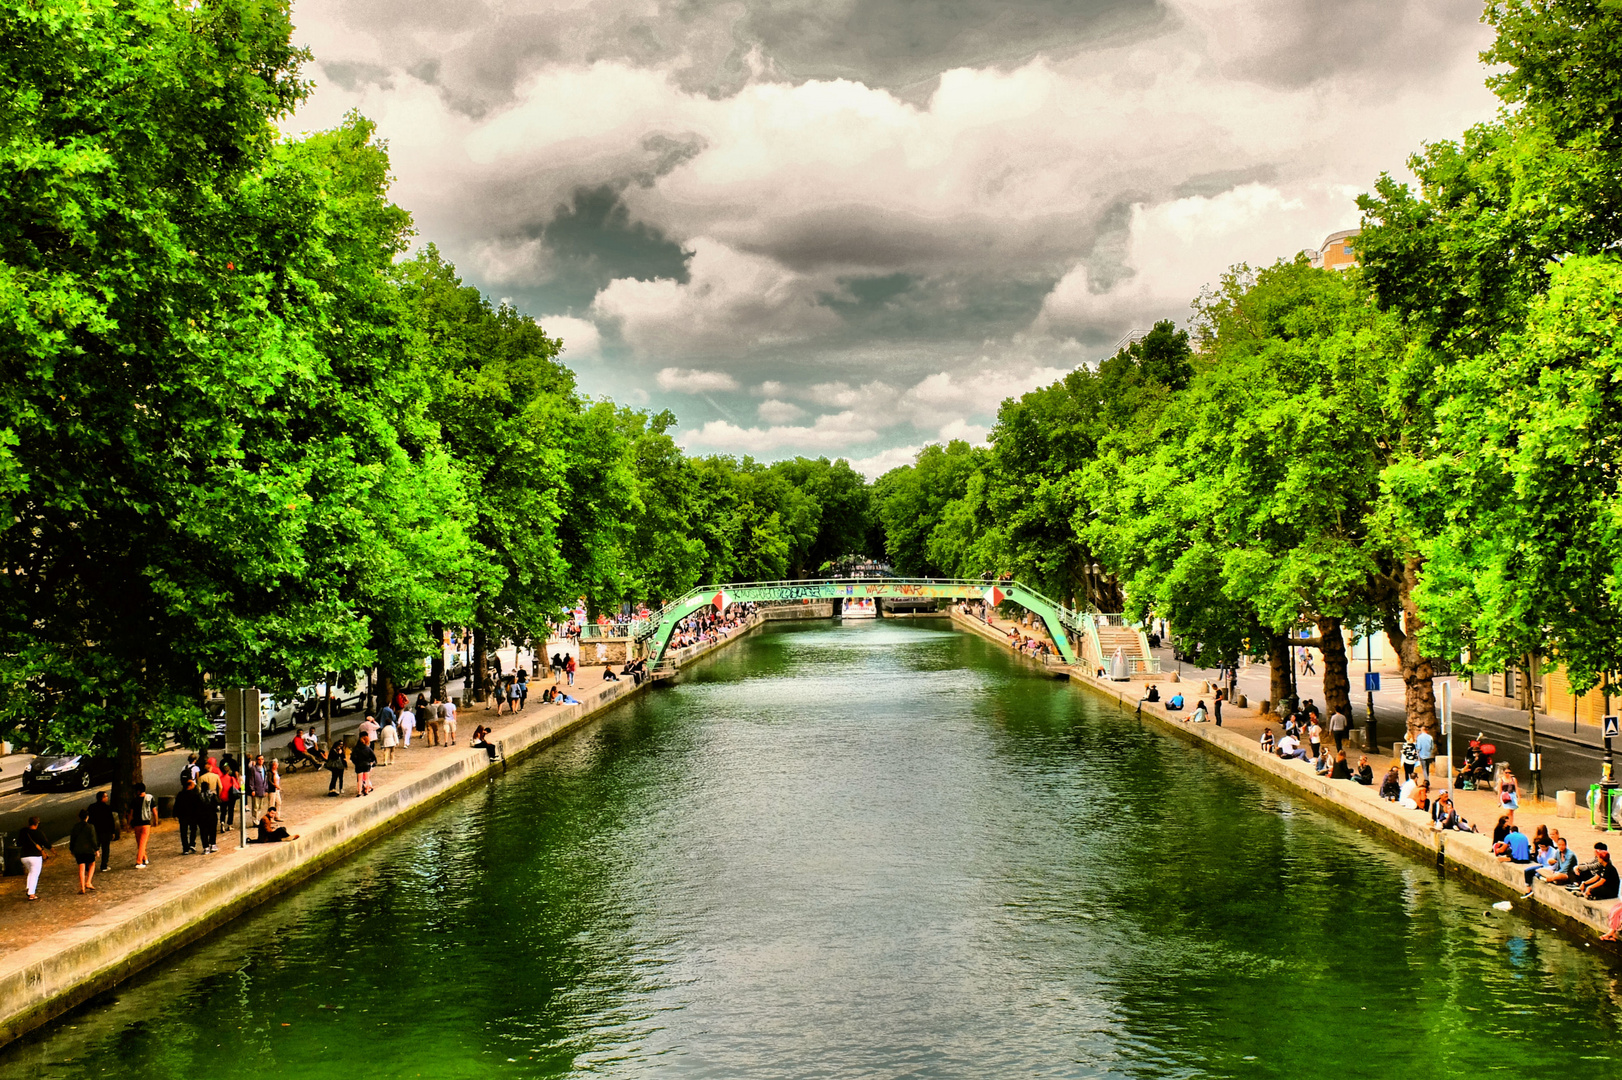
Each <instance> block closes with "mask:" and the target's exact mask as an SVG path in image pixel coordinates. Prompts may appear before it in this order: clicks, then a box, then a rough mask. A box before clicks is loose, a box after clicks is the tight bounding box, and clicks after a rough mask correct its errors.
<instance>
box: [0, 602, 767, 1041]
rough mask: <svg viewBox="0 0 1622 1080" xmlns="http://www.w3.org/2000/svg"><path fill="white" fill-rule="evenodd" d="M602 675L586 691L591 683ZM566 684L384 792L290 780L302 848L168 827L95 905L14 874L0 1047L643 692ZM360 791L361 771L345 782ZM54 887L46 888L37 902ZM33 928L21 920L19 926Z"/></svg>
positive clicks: (417, 751)
mask: <svg viewBox="0 0 1622 1080" xmlns="http://www.w3.org/2000/svg"><path fill="white" fill-rule="evenodd" d="M762 621H763V620H762V618H761V617H759V616H756V617H755V618H753V619H751V620H750V621H749V623H748V625H746V626H744V627H743V628H741V629H739V630H737V631H735V632H733V633H732V634H731V635H729V636H728V637H726V638H723V639H722V640H720V641H717V642H713V643H708V644H703V645H694V646H689V647H688V648H686V649H682V650H681V651H680V654H679V655H677V656H676V657H674V658H673V659H674V661H675V663H677V664H678V665H679V664H682V663H691V662H693V661H694V660H697V659H699V658H700V657H702V656H705V655H706V654H708V653H711V652H714V651H715V650H717V649H720V648H722V647H724V646H726V645H729V644H731V643H732V642H735V641H737V640H739V639H741V638H743V637H745V636H746V635H748V634H749V633H750V632H752V631H753V630H755V629H756V628H757V627H758V626H759V625H760V623H761V622H762ZM591 679H595V680H598V681H596V682H594V684H593V685H591V686H586V685H584V684H585V682H586V681H588V680H591ZM577 681H578V682H579V683H580V685H576V686H574V687H569V688H566V689H569V690H570V693H571V694H572V696H574V697H577V698H578V699H579V700H580V704H578V705H568V706H564V707H561V708H560V707H556V706H544V705H540V704H539V703H538V701H537V699H538V698H539V696H540V690H541V689H542V687H543V686H544V685H545V681H544V680H542V679H537V680H536V681H535V682H534V683H533V686H534V690H533V691H532V695H531V699H530V703H529V704H528V706H527V707H526V708H525V709H524V710H523V711H522V712H519V713H517V714H512V715H507V716H501V715H498V714H495V713H492V712H488V711H486V710H483V709H480V708H478V707H476V706H470V707H467V708H464V709H462V710H461V715H460V718H459V723H458V727H459V728H460V731H459V735H460V745H459V746H443V747H435V748H428V747H426V746H425V745H423V744H424V743H425V742H426V740H425V739H419V740H418V745H416V746H414V747H413V748H412V749H410V750H401V751H398V752H397V754H396V758H395V764H394V765H393V766H391V767H388V768H379V769H377V770H375V771H374V773H373V776H374V779H375V782H376V785H377V790H376V792H375V793H374V794H373V795H371V796H369V797H366V798H362V799H357V798H354V797H353V796H352V795H350V796H348V797H345V798H340V799H334V800H331V801H328V800H327V799H325V798H323V796H324V794H325V791H324V788H323V785H325V784H326V783H327V777H326V774H325V773H319V774H315V775H311V774H308V773H306V774H302V775H298V776H288V777H285V778H284V795H283V801H284V813H283V816H284V817H285V818H286V819H287V822H288V825H289V827H290V830H291V831H292V832H294V833H296V834H298V839H297V840H293V841H289V842H286V843H281V844H263V845H250V846H247V847H242V848H238V847H237V846H236V830H235V829H231V830H229V831H223V830H222V834H221V837H220V854H219V855H217V856H205V857H193V858H189V859H182V858H181V857H180V856H179V855H178V854H174V848H175V847H177V846H178V845H177V840H176V836H177V833H176V829H175V827H174V824H173V823H172V822H164V823H163V824H162V825H161V826H160V827H159V829H157V830H155V834H154V836H153V838H152V842H151V845H150V849H149V850H150V851H152V852H155V853H156V857H155V858H154V860H153V864H152V867H151V872H142V873H137V872H136V871H134V870H133V869H132V868H131V863H132V861H133V842H132V841H131V840H130V839H129V838H128V835H127V834H126V838H125V839H124V840H122V841H121V842H119V843H118V844H115V845H114V848H113V851H114V858H115V860H116V861H117V864H116V865H117V870H116V873H115V875H114V877H113V878H112V879H110V880H103V881H102V882H101V887H100V888H99V889H98V892H97V893H96V894H94V895H91V896H84V897H80V896H76V895H74V896H69V895H62V896H51V895H44V896H43V900H42V902H41V903H39V904H26V905H25V904H24V903H23V902H22V895H21V883H20V879H16V878H13V879H8V881H7V888H6V891H5V894H4V899H3V901H0V902H3V903H4V904H5V906H6V908H7V909H8V912H10V913H12V916H11V917H10V918H8V920H7V921H8V922H10V923H11V924H12V926H11V930H10V932H8V933H7V934H5V935H4V940H3V941H0V1044H4V1043H6V1042H10V1041H11V1040H12V1039H15V1038H17V1036H19V1035H21V1034H23V1033H25V1032H27V1031H29V1030H31V1029H33V1028H35V1027H38V1026H39V1025H41V1024H43V1023H46V1022H47V1021H49V1020H50V1019H52V1018H53V1017H56V1016H59V1015H61V1014H62V1013H63V1012H65V1011H67V1010H68V1009H70V1008H72V1007H73V1006H75V1005H77V1004H79V1003H81V1002H83V1001H85V1000H87V999H89V998H91V997H92V996H94V995H95V994H97V993H100V992H102V991H104V990H106V989H108V988H109V987H112V986H114V985H116V984H117V983H119V982H120V981H122V980H123V979H126V978H128V977H129V976H130V975H132V974H134V973H135V972H137V971H139V970H141V969H142V968H144V967H146V966H148V965H149V964H151V963H153V962H154V961H156V960H158V959H160V958H161V957H163V956H165V955H167V954H169V953H172V952H174V951H175V950H176V949H179V948H181V947H182V946H184V945H186V944H187V943H189V942H192V941H195V940H196V939H198V938H200V937H202V936H203V935H204V934H207V933H209V932H210V931H212V930H214V929H216V928H218V927H220V926H221V925H223V924H224V923H226V922H228V921H229V920H231V919H233V918H235V917H236V916H237V915H240V914H242V913H243V912H245V911H247V910H249V909H250V908H252V907H254V906H256V905H258V904H261V903H263V902H264V901H266V900H267V899H269V898H271V897H272V896H274V895H276V894H277V893H280V892H282V891H284V890H286V889H288V888H291V887H292V886H294V885H296V884H297V883H299V882H301V881H303V880H305V879H307V878H309V877H310V876H312V875H313V874H315V873H317V872H319V871H320V870H322V869H323V868H325V867H327V866H331V865H332V864H333V863H335V862H337V861H338V860H339V859H342V858H344V857H345V856H346V855H349V854H350V853H352V852H354V851H356V850H358V849H359V848H361V847H363V846H365V845H367V844H369V843H371V842H373V841H375V840H379V839H381V838H383V837H385V836H387V835H389V834H390V833H393V832H395V831H396V830H398V829H399V828H400V827H401V826H403V825H404V824H406V823H407V822H408V821H410V820H412V819H413V818H416V817H420V816H421V815H423V814H425V813H427V812H428V811H429V810H431V809H433V808H434V807H435V806H438V805H439V804H441V803H443V802H444V801H445V800H447V799H450V798H453V797H454V796H456V795H459V794H461V793H463V792H465V791H467V790H469V789H470V788H472V787H474V786H476V785H478V784H482V783H485V782H487V781H488V780H489V779H490V777H491V776H492V774H493V773H496V772H498V771H499V770H502V769H505V768H506V766H507V765H509V764H511V763H512V762H514V761H516V760H517V759H519V758H520V757H522V756H524V755H527V754H531V753H533V752H535V751H537V750H539V749H541V748H542V747H545V746H547V745H549V744H551V743H553V742H556V741H557V740H559V739H561V738H563V737H564V736H566V735H568V734H569V733H571V732H573V731H576V730H578V729H579V728H581V727H582V726H584V725H585V724H587V723H589V722H590V721H591V720H593V719H595V718H596V717H598V716H600V715H601V714H602V713H604V712H605V711H607V710H608V709H611V708H613V707H614V706H615V705H618V704H619V703H621V702H623V701H625V700H626V699H627V698H629V697H631V696H632V695H634V694H636V693H639V692H641V691H642V690H645V689H646V688H647V686H648V685H649V684H647V683H644V684H643V685H642V686H640V687H639V686H637V685H636V684H635V683H634V682H633V681H632V680H631V679H630V678H628V677H627V678H624V679H622V680H620V681H618V682H611V681H606V680H604V678H603V674H602V669H594V668H584V669H582V671H581V673H580V676H579V677H578V679H577ZM478 723H484V724H487V725H489V726H490V727H491V728H493V729H494V730H493V733H492V735H491V736H490V742H491V743H492V744H493V745H494V746H495V747H496V754H495V757H494V759H492V757H491V756H490V754H489V753H488V752H487V751H485V750H484V749H474V748H470V747H468V745H467V743H468V742H469V741H470V739H471V736H472V732H473V727H474V725H475V724H478ZM348 780H349V785H350V786H349V792H351V793H352V792H353V790H354V788H353V782H354V774H353V773H352V772H351V773H350V774H348ZM73 873H74V868H73V866H72V864H71V861H69V860H67V859H66V858H65V857H59V858H57V859H56V860H54V861H53V863H52V865H51V866H50V867H48V868H47V871H46V875H47V876H46V884H47V885H50V884H52V879H56V887H57V889H58V891H61V890H63V889H65V888H67V887H66V886H65V885H64V884H63V882H65V881H66V880H67V879H68V878H71V877H72V875H73ZM47 891H48V890H47V889H45V888H43V887H42V889H41V892H42V894H45V893H46V892H47ZM25 923H26V924H28V925H24V924H25Z"/></svg>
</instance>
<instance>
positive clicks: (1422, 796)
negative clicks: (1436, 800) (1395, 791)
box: [1397, 776, 1431, 810]
mask: <svg viewBox="0 0 1622 1080" xmlns="http://www.w3.org/2000/svg"><path fill="white" fill-rule="evenodd" d="M1402 787H1403V793H1402V794H1401V795H1398V796H1397V805H1398V806H1400V807H1403V808H1404V809H1406V810H1429V809H1430V808H1431V793H1430V789H1429V788H1428V787H1426V785H1425V778H1424V777H1423V776H1414V777H1410V778H1409V780H1408V782H1407V783H1406V784H1404V785H1403V786H1402Z"/></svg>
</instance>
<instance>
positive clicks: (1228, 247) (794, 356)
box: [290, 0, 1493, 469]
mask: <svg viewBox="0 0 1622 1080" xmlns="http://www.w3.org/2000/svg"><path fill="white" fill-rule="evenodd" d="M1478 16H1479V10H1478V9H1475V8H1473V7H1472V6H1471V5H1470V4H1468V3H1463V4H1461V3H1457V2H1454V0H1412V2H1401V0H1378V2H1376V0H1338V2H1328V0H1158V2H1157V0H1084V2H1067V0H1008V2H1004V0H962V2H959V3H954V4H950V5H923V4H917V3H912V2H907V0H877V2H868V0H864V2H860V3H858V2H856V0H842V2H832V3H830V2H812V0H733V2H708V0H693V2H664V0H652V2H647V0H639V2H634V3H633V2H631V0H594V2H593V3H590V4H579V3H575V2H568V3H564V2H557V3H545V2H540V0H513V2H507V0H484V2H482V3H466V2H462V0H456V2H451V0H415V2H405V3H400V2H397V0H388V2H384V0H303V2H300V3H298V4H297V6H296V9H295V18H296V20H297V23H298V25H299V28H300V35H301V39H302V41H303V43H305V44H307V45H309V46H310V47H311V48H312V50H313V51H314V53H315V56H316V58H317V59H316V62H315V64H314V65H313V66H312V69H311V74H312V76H313V77H314V78H315V80H316V82H317V84H318V88H317V91H316V93H315V95H314V97H313V98H312V100H311V102H310V103H309V104H308V105H307V107H306V108H305V110H304V111H303V112H302V113H301V114H300V115H299V116H298V117H296V118H295V123H294V124H292V125H290V126H291V127H293V128H295V129H308V128H315V127H323V126H329V125H330V124H332V123H334V122H336V120H337V119H338V118H339V117H340V116H341V115H342V114H343V112H344V111H345V110H347V109H350V108H359V109H361V110H362V111H363V112H365V113H367V114H368V115H369V116H372V117H373V118H375V119H376V120H377V121H378V123H379V129H380V132H381V133H382V135H383V136H384V137H386V138H387V139H388V140H389V144H390V150H391V154H392V158H393V164H394V170H395V173H396V175H397V183H396V188H395V193H396V197H397V199H399V201H400V202H401V203H402V205H404V206H406V207H407V208H408V209H409V210H411V211H412V212H413V214H414V215H415V217H416V220H417V224H418V228H419V231H420V232H421V233H422V235H423V237H424V238H425V239H432V240H434V241H435V242H436V243H438V244H439V246H440V247H441V249H442V250H444V251H445V252H446V254H447V255H448V256H449V257H451V258H453V259H454V260H455V261H456V262H457V263H458V266H459V267H460V269H461V270H462V272H463V273H464V275H466V276H467V278H468V279H469V280H471V281H473V282H475V283H477V284H479V285H481V286H483V287H484V288H486V290H487V291H489V292H490V293H491V294H492V295H493V296H496V297H499V298H506V299H511V300H513V301H514V302H516V303H518V304H519V305H520V306H521V307H523V308H524V309H526V310H528V311H530V312H532V313H533V314H535V315H536V316H537V317H538V318H539V320H540V321H541V322H542V324H543V325H547V326H549V327H553V328H556V329H555V330H554V332H561V333H564V335H565V344H566V346H568V347H569V350H570V353H569V354H570V356H571V358H572V359H573V361H574V362H575V364H576V366H577V368H578V369H579V372H580V377H581V384H582V386H584V387H585V388H587V389H588V390H590V391H592V392H596V393H603V394H607V395H611V396H614V397H616V398H618V399H620V400H624V401H629V402H636V403H639V404H640V403H651V404H653V405H657V406H661V407H663V406H669V407H671V408H673V409H674V410H675V411H676V412H677V414H678V415H679V416H680V417H681V418H682V420H683V424H684V426H683V428H682V429H681V430H682V431H683V432H684V433H685V434H684V438H685V439H686V440H687V442H688V445H689V447H690V448H691V449H694V450H700V451H703V450H718V451H725V452H739V453H744V452H754V453H758V454H760V455H762V456H765V457H776V456H781V455H784V454H793V453H800V452H815V453H835V454H844V455H847V456H850V457H851V458H852V459H853V460H857V461H858V462H859V463H860V464H862V465H863V466H864V467H867V468H873V469H876V468H882V467H884V466H886V465H888V464H893V463H894V462H896V461H898V460H901V459H903V458H904V457H905V456H906V454H908V453H910V452H911V451H912V449H913V448H915V447H916V446H917V445H919V444H920V443H922V442H924V441H927V440H930V439H934V438H939V437H954V436H955V437H971V438H972V437H980V436H982V435H983V433H984V431H985V428H986V426H987V425H988V424H989V422H990V421H991V419H992V418H993V417H994V415H995V412H996V408H997V404H998V402H999V401H1000V400H1001V398H1002V397H1003V396H1006V395H1008V394H1014V393H1018V392H1021V391H1022V390H1024V389H1027V388H1029V387H1030V386H1033V385H1036V384H1037V383H1038V382H1040V381H1046V380H1050V379H1052V378H1055V377H1057V375H1058V374H1062V373H1063V372H1064V371H1066V370H1068V369H1069V368H1071V367H1073V366H1075V365H1076V364H1079V363H1085V362H1091V361H1095V360H1097V359H1098V358H1099V357H1100V356H1102V355H1104V354H1106V353H1107V352H1108V351H1109V348H1110V346H1111V345H1112V343H1113V342H1114V341H1116V340H1117V339H1118V338H1119V337H1120V335H1121V334H1123V333H1124V332H1126V331H1128V330H1131V329H1133V328H1136V327H1142V326H1146V325H1148V324H1149V323H1151V322H1153V321H1154V320H1155V319H1159V318H1173V319H1179V320H1183V319H1186V317H1187V315H1188V311H1189V309H1188V305H1189V302H1190V300H1192V299H1193V297H1194V296H1195V295H1197V293H1198V292H1199V290H1200V288H1201V287H1202V286H1204V285H1205V284H1207V283H1209V282H1211V281H1213V280H1215V278H1216V277H1217V276H1218V275H1219V274H1220V273H1221V272H1222V271H1223V270H1224V269H1225V268H1226V267H1227V266H1229V265H1231V264H1233V263H1236V262H1239V261H1249V262H1268V261H1271V260H1273V259H1275V258H1279V257H1288V256H1290V255H1293V254H1294V253H1295V252H1296V251H1298V250H1300V249H1302V248H1305V247H1312V246H1314V245H1316V244H1317V243H1318V242H1319V241H1321V240H1322V238H1323V236H1324V235H1325V234H1326V233H1328V232H1330V231H1332V230H1334V229H1339V228H1345V227H1348V226H1350V225H1353V224H1355V223H1356V218H1357V212H1356V208H1355V203H1354V200H1355V197H1356V194H1357V193H1358V192H1359V191H1362V190H1366V189H1367V188H1368V187H1369V186H1370V185H1371V184H1372V183H1373V181H1374V179H1375V177H1376V176H1377V175H1378V174H1379V173H1380V172H1381V171H1391V172H1396V173H1401V171H1402V169H1403V166H1404V162H1405V160H1406V157H1407V155H1408V154H1409V153H1411V152H1412V151H1413V150H1415V149H1416V148H1417V147H1418V146H1419V145H1420V143H1421V142H1422V141H1424V140H1426V139H1435V138H1439V137H1448V136H1452V135H1455V134H1457V133H1458V132H1459V131H1460V130H1462V128H1463V127H1465V126H1467V125H1468V124H1470V123H1472V122H1475V121H1477V120H1479V119H1482V118H1485V117H1486V116H1488V115H1490V113H1491V110H1492V106H1493V100H1492V98H1491V97H1490V95H1488V94H1487V93H1486V91H1485V90H1484V89H1483V87H1482V79H1483V76H1484V74H1485V73H1484V72H1483V70H1482V69H1481V68H1480V66H1479V62H1478V60H1477V54H1478V52H1479V51H1480V49H1481V48H1482V47H1483V46H1484V45H1485V44H1486V42H1487V34H1486V31H1485V29H1484V28H1483V27H1482V26H1481V25H1480V23H1479V19H1478ZM571 339H573V340H572V341H571Z"/></svg>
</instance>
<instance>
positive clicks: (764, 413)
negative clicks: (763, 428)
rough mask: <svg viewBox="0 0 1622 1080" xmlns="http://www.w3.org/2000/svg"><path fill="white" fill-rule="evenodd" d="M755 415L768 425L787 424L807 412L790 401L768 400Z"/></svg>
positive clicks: (763, 402)
mask: <svg viewBox="0 0 1622 1080" xmlns="http://www.w3.org/2000/svg"><path fill="white" fill-rule="evenodd" d="M755 414H756V415H757V416H759V417H760V418H761V419H762V420H764V421H766V423H768V424H787V423H789V422H790V421H793V420H798V419H800V417H802V416H804V415H805V410H804V409H802V408H800V407H799V406H798V405H795V404H794V403H793V402H790V401H778V400H777V399H776V398H767V399H766V400H765V401H762V402H761V403H760V406H759V407H758V408H757V409H756V410H755Z"/></svg>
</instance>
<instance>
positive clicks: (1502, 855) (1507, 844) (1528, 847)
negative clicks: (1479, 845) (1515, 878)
mask: <svg viewBox="0 0 1622 1080" xmlns="http://www.w3.org/2000/svg"><path fill="white" fill-rule="evenodd" d="M1492 853H1493V854H1494V855H1496V856H1498V861H1499V862H1513V863H1529V862H1531V861H1532V842H1531V841H1530V840H1528V839H1527V838H1526V834H1525V833H1523V832H1521V827H1520V826H1519V825H1516V824H1513V823H1511V824H1510V826H1509V832H1507V833H1505V834H1504V838H1503V839H1502V840H1500V841H1499V842H1498V843H1496V844H1494V845H1493V846H1492Z"/></svg>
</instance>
